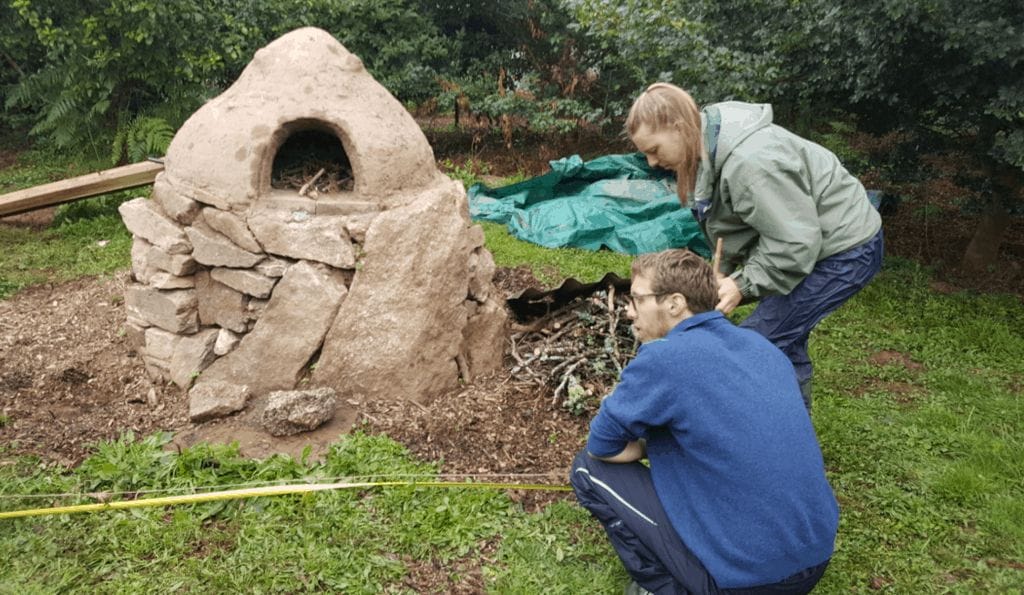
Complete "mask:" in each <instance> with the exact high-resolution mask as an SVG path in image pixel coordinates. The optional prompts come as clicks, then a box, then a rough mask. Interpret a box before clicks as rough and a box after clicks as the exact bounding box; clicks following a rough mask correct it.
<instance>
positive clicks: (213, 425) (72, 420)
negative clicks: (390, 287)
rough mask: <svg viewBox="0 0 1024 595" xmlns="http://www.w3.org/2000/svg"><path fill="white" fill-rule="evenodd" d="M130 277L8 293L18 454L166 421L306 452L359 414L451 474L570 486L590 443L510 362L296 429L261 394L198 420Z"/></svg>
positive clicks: (518, 273) (13, 440)
mask: <svg viewBox="0 0 1024 595" xmlns="http://www.w3.org/2000/svg"><path fill="white" fill-rule="evenodd" d="M497 279H498V285H499V287H501V288H502V290H503V291H505V292H507V293H508V294H515V293H519V292H521V291H522V290H523V289H525V288H526V287H530V286H534V285H535V284H536V280H535V279H533V276H532V274H530V273H529V271H528V270H526V269H521V268H518V269H501V270H499V272H498V274H497ZM126 282H127V273H126V272H125V273H120V274H118V275H116V276H114V277H108V278H83V279H78V280H75V281H71V282H68V283H64V284H59V285H56V284H47V285H40V286H36V287H31V288H28V289H26V290H24V291H21V292H19V293H18V294H16V295H15V296H13V297H12V298H11V299H9V300H6V301H0V413H2V415H3V418H0V419H3V420H4V422H3V424H2V425H0V444H3V445H5V447H6V449H7V450H8V452H9V453H16V454H32V455H37V456H39V457H41V458H42V459H44V460H46V461H50V462H54V463H57V464H61V465H75V464H77V463H79V462H80V461H81V460H82V459H83V458H84V457H86V456H87V455H88V454H89V452H90V447H91V445H93V444H95V443H96V442H98V441H103V440H110V439H114V438H117V437H118V436H120V435H121V434H122V433H124V432H128V431H131V432H133V433H134V434H135V435H136V436H143V435H147V434H150V433H152V432H155V431H158V430H167V431H172V432H174V433H175V434H176V438H175V441H174V443H175V444H177V445H179V446H188V445H191V444H194V443H196V442H199V441H208V442H231V441H238V442H239V443H240V446H241V448H242V452H243V453H244V454H246V455H248V456H253V457H258V458H259V457H265V456H269V455H270V454H272V453H275V452H283V453H286V454H291V455H293V456H298V455H299V453H301V451H302V449H303V448H304V447H305V446H306V445H310V446H312V447H313V450H314V453H313V454H314V455H319V454H322V453H323V452H324V451H325V449H326V447H327V446H328V445H329V444H330V443H331V442H333V441H335V440H336V439H337V437H338V436H339V435H341V434H343V433H345V432H347V431H348V430H349V429H350V427H351V426H352V424H353V423H354V422H358V424H359V427H361V428H362V429H363V430H364V431H369V432H372V433H378V432H380V433H385V434H387V435H389V436H391V437H392V438H394V439H396V440H398V441H400V442H402V443H404V444H406V445H407V446H408V447H409V448H410V450H412V452H413V453H415V454H416V455H418V456H421V457H423V458H424V459H426V460H436V461H443V465H442V471H443V472H445V473H472V474H512V473H529V474H538V478H536V479H537V480H538V481H542V480H544V479H545V477H549V478H550V479H551V480H554V481H556V482H558V483H562V482H563V481H564V469H565V467H566V466H567V465H568V462H569V461H570V460H571V458H572V454H574V453H575V451H576V450H577V449H579V448H580V446H581V445H582V443H583V439H584V436H585V433H586V419H585V418H584V417H581V416H574V415H572V414H570V413H569V412H568V411H566V410H565V409H563V408H561V407H559V406H557V405H556V404H554V403H552V400H551V391H550V389H547V390H545V389H544V388H542V387H539V386H538V385H537V383H535V382H533V383H531V382H522V381H519V380H515V379H512V378H510V377H509V374H508V371H507V369H506V371H505V372H504V373H499V374H495V375H494V376H492V377H490V378H485V379H482V380H481V381H479V382H477V383H476V384H474V385H471V386H467V387H464V388H463V389H462V390H460V391H457V392H455V393H452V394H450V395H443V396H441V397H439V398H437V399H435V400H434V401H433V402H431V403H429V404H426V405H420V404H415V403H412V402H401V403H397V402H375V403H359V402H355V401H349V402H346V403H344V407H343V409H342V410H341V411H340V412H339V415H338V416H336V417H335V419H334V420H332V421H331V422H329V423H328V424H327V425H325V426H323V427H321V428H319V429H318V430H316V431H315V432H309V433H306V434H301V435H299V436H294V437H288V438H273V437H271V436H269V435H268V434H267V433H266V432H264V431H263V430H262V429H261V428H260V427H259V424H258V419H257V418H258V414H259V412H260V411H261V410H262V408H261V407H260V403H258V402H255V403H251V404H250V406H249V408H248V409H247V410H246V411H245V412H243V413H242V414H239V415H236V416H233V417H230V418H227V419H223V420H218V421H216V422H210V423H206V424H193V423H191V422H190V421H189V420H188V401H187V396H186V394H185V393H184V391H182V390H181V389H179V388H177V387H176V386H174V385H164V384H154V383H151V382H150V381H149V379H148V378H147V376H146V373H145V369H144V367H143V364H142V361H141V360H140V359H139V358H138V357H136V356H135V355H134V354H133V353H132V351H131V349H130V347H129V345H128V344H127V342H126V340H125V337H124V331H123V329H124V323H125V319H124V310H123V305H122V297H121V296H122V295H123V291H124V287H125V284H126ZM513 364H514V362H513V361H511V359H510V361H509V365H510V366H511V365H513Z"/></svg>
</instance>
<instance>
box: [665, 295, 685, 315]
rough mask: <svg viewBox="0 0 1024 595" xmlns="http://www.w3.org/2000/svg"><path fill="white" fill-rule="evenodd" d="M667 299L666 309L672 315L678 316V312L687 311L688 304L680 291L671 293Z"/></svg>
mask: <svg viewBox="0 0 1024 595" xmlns="http://www.w3.org/2000/svg"><path fill="white" fill-rule="evenodd" d="M668 299H669V302H668V311H669V314H671V315H672V316H679V315H680V314H682V313H684V312H687V311H688V309H689V306H690V305H689V304H688V303H687V302H686V296H685V295H683V294H681V293H673V294H672V295H670V296H669V298H668Z"/></svg>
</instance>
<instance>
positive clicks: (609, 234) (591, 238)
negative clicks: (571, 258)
mask: <svg viewBox="0 0 1024 595" xmlns="http://www.w3.org/2000/svg"><path fill="white" fill-rule="evenodd" d="M469 212H470V215H471V216H472V218H473V220H474V221H494V222H496V223H503V224H507V225H508V229H509V231H510V232H511V233H512V235H513V236H515V237H517V238H519V239H521V240H525V241H527V242H532V243H534V244H540V245H541V246H547V247H549V248H560V247H566V246H572V247H576V248H584V249H586V250H599V249H601V248H602V247H606V248H608V249H610V250H614V251H616V252H622V253H625V254H643V253H645V252H657V251H659V250H664V249H666V248H683V247H686V248H689V249H691V250H693V251H695V252H698V253H700V254H702V255H703V256H704V257H709V256H710V251H709V250H708V247H707V244H706V243H705V241H704V235H703V233H702V232H701V230H700V227H698V226H697V223H696V221H694V219H693V215H691V214H690V210H689V209H685V208H683V207H682V206H681V205H680V204H679V198H678V197H677V196H676V185H675V178H674V177H673V176H672V175H671V174H670V173H668V172H665V171H662V170H655V169H652V168H650V167H649V166H648V165H647V160H646V159H645V158H644V156H643V154H642V153H633V154H630V155H606V156H604V157H599V158H597V159H594V160H592V161H587V162H585V163H584V161H583V160H582V159H581V158H580V157H579V155H573V156H571V157H566V158H564V159H559V160H558V161H552V162H551V171H550V172H549V173H546V174H544V175H542V176H538V177H536V178H532V179H529V180H526V181H524V182H520V183H518V184H512V185H509V186H503V187H501V188H488V187H487V186H484V185H483V184H476V185H474V186H472V187H471V188H470V189H469Z"/></svg>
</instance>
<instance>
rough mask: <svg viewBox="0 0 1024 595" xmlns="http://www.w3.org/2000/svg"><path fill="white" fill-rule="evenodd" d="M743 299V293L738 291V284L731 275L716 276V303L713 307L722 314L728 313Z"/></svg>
mask: <svg viewBox="0 0 1024 595" xmlns="http://www.w3.org/2000/svg"><path fill="white" fill-rule="evenodd" d="M741 301H743V294H741V293H740V287H739V285H736V281H735V280H734V279H733V278H732V277H725V276H720V277H718V305H717V306H715V309H716V310H718V311H719V312H721V313H722V314H728V313H730V312H732V311H733V310H735V309H736V306H738V305H740V302H741Z"/></svg>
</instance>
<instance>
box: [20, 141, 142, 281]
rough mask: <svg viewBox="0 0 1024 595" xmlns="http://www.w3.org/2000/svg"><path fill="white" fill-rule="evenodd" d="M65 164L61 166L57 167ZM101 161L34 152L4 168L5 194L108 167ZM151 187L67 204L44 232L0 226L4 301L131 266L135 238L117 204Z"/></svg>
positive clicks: (58, 211) (23, 155) (59, 209)
mask: <svg viewBox="0 0 1024 595" xmlns="http://www.w3.org/2000/svg"><path fill="white" fill-rule="evenodd" d="M55 163H62V164H63V165H61V166H56V165H54V164H55ZM106 167H108V164H106V163H105V162H102V161H98V160H92V161H74V162H71V163H70V164H68V161H67V160H66V158H62V157H61V156H59V155H53V154H52V153H49V152H45V151H39V150H36V151H30V152H27V153H23V154H22V155H21V156H20V159H19V162H18V163H17V164H15V165H14V166H12V167H9V168H6V169H2V170H0V193H5V192H11V191H14V190H17V189H21V188H25V187H31V186H35V185H38V184H45V183H47V182H51V181H54V180H58V179H62V178H67V177H73V176H76V175H80V174H83V173H86V172H89V171H97V170H101V169H105V168H106ZM148 192H149V191H148V189H136V190H131V191H124V192H116V193H112V194H107V195H103V196H97V197H94V198H90V199H86V200H80V201H77V202H73V203H69V204H66V205H62V206H61V207H59V208H58V209H57V213H56V216H55V218H54V223H53V225H52V226H51V227H49V228H47V229H45V230H37V229H30V228H26V227H14V226H8V225H0V299H5V298H8V297H10V296H11V295H12V294H14V293H15V292H17V291H18V290H20V289H21V288H23V287H26V286H28V285H33V284H38V283H43V282H60V281H67V280H69V279H74V278H76V277H82V276H86V275H98V274H104V273H110V272H113V271H116V270H119V269H124V268H127V267H128V266H129V264H130V261H131V235H130V234H129V233H128V230H126V229H125V227H124V224H123V223H122V222H121V217H120V216H119V215H118V213H117V206H118V205H120V204H121V203H122V202H124V201H126V200H129V199H131V198H133V197H135V196H139V195H147V194H148Z"/></svg>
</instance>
